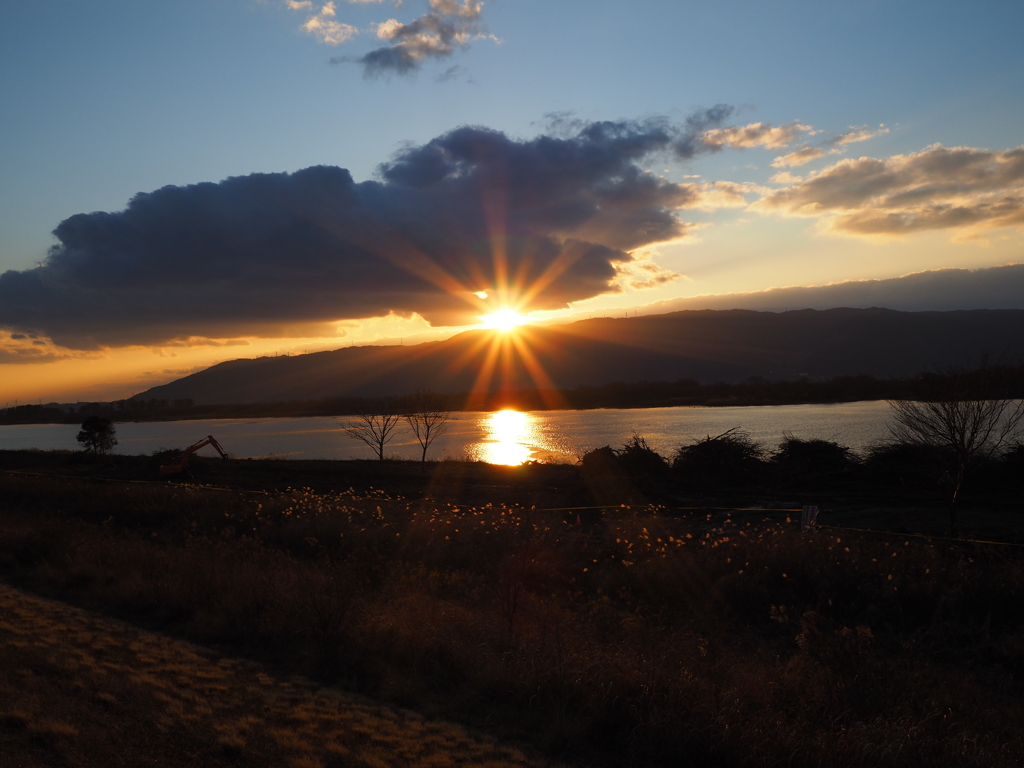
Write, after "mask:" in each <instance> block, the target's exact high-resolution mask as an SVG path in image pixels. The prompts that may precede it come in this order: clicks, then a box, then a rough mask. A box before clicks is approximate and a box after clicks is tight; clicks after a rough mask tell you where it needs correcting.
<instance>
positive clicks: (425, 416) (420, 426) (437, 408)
mask: <svg viewBox="0 0 1024 768" xmlns="http://www.w3.org/2000/svg"><path fill="white" fill-rule="evenodd" d="M450 418H451V407H450V406H449V404H448V398H446V397H444V396H443V395H438V394H436V393H434V392H429V391H427V390H420V391H418V392H417V393H416V394H414V395H412V396H411V397H410V398H408V407H407V410H406V414H405V421H406V423H407V424H408V425H409V429H411V430H412V433H413V434H414V435H416V440H417V441H418V442H419V444H420V447H421V448H422V449H423V454H422V456H421V457H420V460H421V461H426V460H427V448H429V447H430V444H431V443H432V442H434V440H436V439H437V438H438V437H440V436H441V435H443V434H444V433H445V432H447V431H448V421H449V419H450Z"/></svg>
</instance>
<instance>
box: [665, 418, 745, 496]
mask: <svg viewBox="0 0 1024 768" xmlns="http://www.w3.org/2000/svg"><path fill="white" fill-rule="evenodd" d="M764 464H765V461H764V448H763V447H762V446H761V445H760V444H759V443H756V442H754V441H753V440H752V439H751V438H750V435H749V433H747V432H744V431H742V430H740V429H739V428H738V427H734V428H732V429H730V430H727V431H725V432H723V433H722V434H720V435H716V436H715V437H711V435H708V436H707V437H705V438H703V439H701V440H698V441H697V442H695V443H694V444H693V445H684V446H680V448H679V450H678V451H677V452H676V455H675V458H674V459H673V460H672V469H673V470H674V471H675V473H676V476H677V477H678V478H679V480H680V481H681V482H683V483H687V484H690V485H694V486H711V485H718V484H721V483H730V484H733V485H747V484H750V483H752V482H755V481H757V480H758V479H760V477H761V475H762V471H763V469H764Z"/></svg>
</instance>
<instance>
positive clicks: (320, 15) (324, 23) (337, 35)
mask: <svg viewBox="0 0 1024 768" xmlns="http://www.w3.org/2000/svg"><path fill="white" fill-rule="evenodd" d="M310 5H311V4H310V3H308V2H298V3H296V2H293V1H292V0H289V7H290V8H294V9H296V10H298V9H300V8H302V9H305V8H308V7H309V6H310ZM336 15H337V11H336V9H335V5H334V3H333V2H328V3H324V4H323V5H322V6H320V10H319V11H317V12H316V13H315V14H313V15H312V16H310V17H309V18H308V19H306V22H305V23H304V24H303V25H302V29H303V30H304V31H305V32H307V33H308V34H310V35H313V37H315V38H316V39H318V40H319V41H320V42H321V43H325V44H326V45H341V44H342V43H344V42H345V41H347V40H350V39H351V38H352V37H354V36H355V35H357V34H359V30H358V29H357V28H356V27H353V26H352V25H351V24H345V23H343V22H340V21H337V20H336V19H335V16H336Z"/></svg>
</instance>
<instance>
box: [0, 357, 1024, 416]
mask: <svg viewBox="0 0 1024 768" xmlns="http://www.w3.org/2000/svg"><path fill="white" fill-rule="evenodd" d="M987 370H988V373H989V375H993V376H995V377H996V378H998V380H999V381H1000V382H1002V383H1003V384H1005V386H1003V387H1002V395H1003V396H1006V397H1014V398H1024V366H1022V365H997V366H992V367H990V368H988V369H987ZM952 375H953V371H947V372H945V373H936V372H926V373H922V374H920V375H918V376H913V377H908V378H901V379H895V378H894V379H879V378H875V377H874V376H839V377H836V378H832V379H829V380H827V381H811V380H808V379H796V380H792V381H771V380H768V379H765V378H762V377H757V376H755V377H751V378H749V379H747V380H746V381H743V382H739V383H726V382H718V383H715V384H700V383H698V382H697V381H694V380H692V379H681V380H678V381H639V382H628V383H627V382H615V383H612V384H605V385H602V386H579V387H575V388H574V389H561V390H537V389H522V390H514V391H499V392H485V393H465V392H463V393H455V394H447V395H445V396H444V398H445V401H446V407H447V408H448V409H449V410H464V411H486V410H499V409H501V408H516V409H519V410H549V409H554V408H575V409H581V410H583V409H591V408H659V407H666V406H685V405H702V406H740V405H792V404H799V403H846V402H854V401H858V400H899V399H913V398H918V397H922V396H927V395H928V393H930V392H931V391H933V390H934V389H935V388H936V387H937V386H942V384H943V380H944V379H946V378H949V377H950V376H952ZM374 405H375V401H374V400H373V399H372V398H365V397H338V398H331V399H326V400H296V401H288V402H272V403H243V404H238V403H236V404H222V405H213V404H206V405H202V404H200V405H197V404H196V403H195V402H193V401H192V400H190V399H185V398H183V399H177V400H161V399H158V398H150V399H134V398H133V399H128V400H116V401H114V402H109V403H79V404H76V405H74V406H69V407H67V408H65V409H63V410H62V409H61V408H57V407H54V406H52V405H18V406H14V407H9V408H5V409H0V424H49V423H52V424H61V423H64V424H78V423H80V422H81V421H82V420H83V418H84V417H87V416H100V417H103V418H107V419H110V420H111V421H114V422H118V421H173V420H179V419H232V418H236V419H242V418H275V417H278V418H284V417H292V418H298V417H309V416H344V415H351V414H358V413H363V412H366V410H367V409H368V408H372V407H374Z"/></svg>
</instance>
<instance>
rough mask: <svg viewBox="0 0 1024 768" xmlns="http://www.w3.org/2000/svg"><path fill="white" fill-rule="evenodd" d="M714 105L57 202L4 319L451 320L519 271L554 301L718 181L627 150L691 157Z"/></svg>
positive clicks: (130, 327)
mask: <svg viewBox="0 0 1024 768" xmlns="http://www.w3.org/2000/svg"><path fill="white" fill-rule="evenodd" d="M728 113H729V110H728V108H725V107H716V108H714V109H712V110H707V111H705V112H702V113H700V114H697V115H694V116H693V117H692V118H691V119H690V120H689V121H688V122H686V123H684V124H683V125H681V126H673V125H671V124H669V123H667V122H666V121H662V120H654V121H642V122H632V121H622V122H601V123H589V124H585V125H583V126H581V127H580V129H579V130H578V132H577V133H575V134H574V135H571V136H560V137H554V136H547V135H542V136H539V137H537V138H534V139H531V140H527V141H516V140H513V139H510V138H509V137H507V136H505V135H504V134H502V133H499V132H497V131H491V130H487V129H483V128H471V127H463V128H459V129H456V130H453V131H451V132H450V133H447V134H445V135H443V136H440V137H438V138H436V139H434V140H433V141H431V142H429V143H427V144H424V145H421V146H413V147H409V148H406V149H404V150H402V151H400V152H399V153H398V154H396V155H395V156H394V157H393V158H392V159H391V160H390V161H388V162H386V163H384V164H382V165H381V166H380V167H379V169H378V177H377V179H376V180H372V181H366V182H363V183H358V184H357V183H355V182H354V181H353V180H352V177H351V176H350V175H349V172H348V171H346V170H344V169H342V168H337V167H328V166H317V167H312V168H306V169H304V170H301V171H297V172H295V173H292V174H287V173H278V174H253V175H251V176H241V177H234V178H229V179H226V180H225V181H222V182H220V183H218V184H213V183H205V184H196V185H193V186H187V187H173V186H169V187H164V188H163V189H159V190H156V191H155V192H150V193H141V194H138V195H136V196H135V197H134V198H132V200H131V201H130V202H129V204H128V207H127V208H126V209H125V210H124V211H120V212H117V213H104V212H97V213H89V214H77V215H75V216H72V217H70V218H68V219H66V220H65V221H63V222H61V223H60V225H59V226H58V227H57V229H56V230H54V235H55V236H56V238H57V240H58V241H59V242H58V244H57V245H56V246H54V247H53V248H52V249H51V252H50V254H49V256H48V257H47V259H46V261H45V262H44V263H43V264H42V265H41V266H39V267H37V268H35V269H30V270H25V271H22V272H16V271H8V272H6V273H4V274H3V275H0V327H5V328H8V329H10V330H14V331H19V332H35V333H39V334H40V335H44V336H47V337H49V338H51V339H53V340H54V341H55V342H56V343H58V344H60V345H62V346H65V347H71V348H77V349H91V348H96V347H99V346H118V345H129V344H159V343H163V342H167V341H168V340H174V339H179V340H180V339H189V338H191V337H196V338H219V339H224V338H237V337H244V336H267V337H270V336H285V335H289V336H300V335H303V336H309V335H328V334H329V335H333V334H334V332H335V326H334V325H333V323H334V322H335V321H338V320H342V319H354V318H366V317H377V316H382V315H386V314H388V313H389V312H395V313H397V314H400V315H406V316H407V315H409V314H411V313H414V312H416V313H419V314H421V315H422V316H423V317H425V318H427V320H429V321H430V322H431V323H433V324H435V325H445V324H461V323H467V322H476V317H477V316H478V315H479V314H481V313H483V312H485V311H487V309H488V307H487V306H486V305H481V303H480V300H479V299H477V298H476V297H475V296H474V295H473V294H474V292H476V291H488V292H490V293H491V294H492V296H493V295H495V291H496V289H500V287H501V284H502V281H503V280H506V281H507V282H513V281H514V282H516V283H517V284H519V285H520V286H524V287H526V288H527V289H528V290H529V304H528V306H525V307H523V308H522V309H524V310H526V309H539V308H547V309H551V308H557V307H564V306H565V305H566V304H567V303H568V302H572V301H578V300H581V299H586V298H589V297H592V296H595V295H598V294H601V293H606V292H608V291H613V290H617V289H618V288H617V284H616V278H617V276H618V274H619V269H620V268H621V267H623V266H625V265H628V264H629V263H630V262H631V261H632V259H633V257H632V256H631V255H630V251H632V250H634V249H637V248H640V247H643V246H646V245H650V244H653V243H657V242H664V241H666V240H672V239H675V238H679V237H682V236H684V235H685V234H686V232H687V230H688V226H689V225H687V224H686V223H684V222H682V221H681V220H680V219H679V218H677V216H676V211H678V210H679V209H681V208H686V207H696V206H698V205H700V204H701V200H702V198H703V197H705V196H707V195H711V194H717V192H715V191H714V190H712V191H710V192H709V191H708V190H707V189H706V188H705V187H704V186H702V185H698V184H675V183H671V182H669V181H666V180H664V179H662V178H659V177H657V176H654V175H653V174H650V173H646V172H644V171H642V170H641V168H640V166H639V165H638V163H640V162H641V161H643V160H644V159H645V158H649V157H652V156H655V155H658V154H662V155H672V156H676V157H684V158H685V157H692V156H693V155H694V154H695V153H697V152H699V151H701V149H702V145H701V144H700V141H699V134H700V132H701V131H704V130H706V129H707V127H708V126H709V125H714V124H717V123H719V122H721V121H722V120H723V119H724V118H725V117H726V116H727V115H728ZM695 136H697V137H698V138H695ZM506 276H507V277H506Z"/></svg>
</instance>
